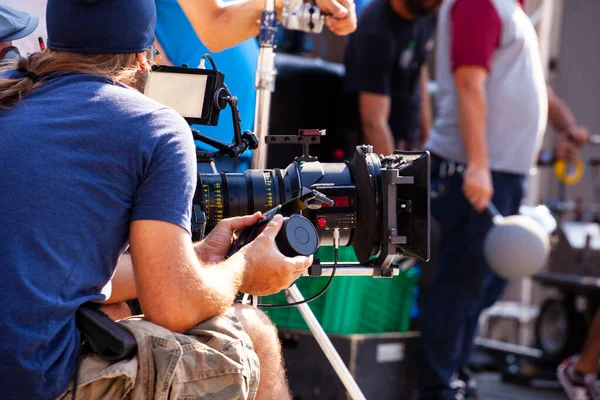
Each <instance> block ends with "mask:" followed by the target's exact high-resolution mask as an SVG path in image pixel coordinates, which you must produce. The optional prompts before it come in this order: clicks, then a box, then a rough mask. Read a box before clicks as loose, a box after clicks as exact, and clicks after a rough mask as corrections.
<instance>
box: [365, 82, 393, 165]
mask: <svg viewBox="0 0 600 400" xmlns="http://www.w3.org/2000/svg"><path fill="white" fill-rule="evenodd" d="M358 106H359V111H360V119H361V124H362V130H363V132H364V134H365V138H366V141H367V143H368V144H370V145H372V146H373V151H374V152H375V153H376V154H384V155H388V154H392V153H393V152H394V148H395V147H396V146H395V145H394V135H393V134H392V129H391V128H390V124H389V122H388V121H389V118H390V108H391V100H390V96H387V95H382V94H376V93H368V92H360V94H359V97H358Z"/></svg>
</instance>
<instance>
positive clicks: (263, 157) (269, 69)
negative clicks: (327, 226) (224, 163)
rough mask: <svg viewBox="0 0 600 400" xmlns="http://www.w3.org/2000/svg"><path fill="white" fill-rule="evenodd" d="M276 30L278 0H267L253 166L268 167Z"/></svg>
mask: <svg viewBox="0 0 600 400" xmlns="http://www.w3.org/2000/svg"><path fill="white" fill-rule="evenodd" d="M276 34H277V15H276V13H275V0H266V1H265V9H264V11H263V13H262V17H261V20H260V32H259V43H260V51H259V54H258V64H257V66H256V81H255V83H254V85H255V88H256V108H255V109H254V124H255V125H254V133H255V134H256V137H257V139H258V148H257V149H256V150H255V151H254V154H253V155H252V165H251V167H252V169H265V168H266V167H267V146H266V145H265V139H264V138H265V137H266V136H267V134H268V132H269V116H270V113H271V93H272V92H274V91H275V76H276V75H277V71H276V70H275V53H274V50H275V42H276Z"/></svg>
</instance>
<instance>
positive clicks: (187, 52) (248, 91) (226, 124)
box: [155, 0, 258, 158]
mask: <svg viewBox="0 0 600 400" xmlns="http://www.w3.org/2000/svg"><path fill="white" fill-rule="evenodd" d="M155 3H156V11H157V22H156V36H157V37H158V40H159V42H160V44H161V45H162V46H163V48H164V50H165V52H166V53H167V54H166V55H167V57H168V58H169V60H171V62H172V63H173V64H175V65H181V64H188V65H189V66H190V67H191V68H196V67H197V66H198V64H199V63H200V58H202V56H203V55H204V54H206V53H209V54H210V55H211V56H212V58H213V59H214V60H215V63H216V64H217V67H218V69H219V70H220V71H221V72H223V73H224V74H225V83H226V84H227V87H228V88H229V90H230V91H231V93H232V94H233V95H234V96H236V97H237V98H238V109H239V110H240V118H241V120H242V132H243V131H245V130H248V129H249V130H252V129H253V126H254V104H255V101H256V91H255V89H254V78H255V73H256V63H257V60H258V43H257V42H256V40H255V39H250V40H246V41H245V42H243V43H240V44H239V45H237V46H234V47H232V48H230V49H227V50H223V51H220V52H218V53H212V52H210V51H209V50H208V49H207V48H206V46H205V45H204V44H203V43H202V42H201V41H200V39H199V38H198V36H197V35H196V32H195V31H194V28H193V27H192V25H191V23H190V21H189V19H188V18H187V16H186V15H185V13H184V12H183V10H182V9H181V7H180V6H179V4H178V2H177V0H155ZM206 68H211V66H210V64H209V63H208V62H207V63H206ZM195 128H197V129H198V130H200V131H201V132H202V133H203V134H205V135H208V136H210V137H212V138H215V139H218V140H220V141H224V142H227V143H229V142H230V141H231V139H232V138H233V122H232V118H231V111H230V109H229V107H227V108H226V109H225V110H223V111H221V114H220V117H219V125H218V126H195ZM200 147H202V148H204V149H210V150H214V149H213V148H212V147H206V146H200ZM251 155H252V152H251V151H246V152H245V153H244V154H243V155H242V157H244V158H248V157H250V156H251Z"/></svg>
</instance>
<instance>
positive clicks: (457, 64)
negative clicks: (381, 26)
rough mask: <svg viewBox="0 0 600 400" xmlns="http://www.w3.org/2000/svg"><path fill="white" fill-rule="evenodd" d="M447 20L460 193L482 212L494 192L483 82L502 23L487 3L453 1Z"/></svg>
mask: <svg viewBox="0 0 600 400" xmlns="http://www.w3.org/2000/svg"><path fill="white" fill-rule="evenodd" d="M451 17H452V31H451V49H450V50H451V59H452V70H453V72H454V82H455V86H456V92H457V99H456V101H457V106H458V115H457V117H458V120H459V124H460V130H461V137H462V140H463V146H464V149H465V154H466V157H467V169H466V171H465V172H464V177H463V193H464V195H465V197H466V198H467V200H468V201H469V203H471V205H472V206H473V207H474V208H475V209H476V210H477V211H483V209H484V208H485V207H486V206H487V204H488V203H489V202H490V200H491V198H492V194H493V192H494V190H493V186H492V176H491V171H490V163H489V159H488V146H487V137H486V134H487V133H486V122H487V100H486V90H485V82H486V79H487V76H488V73H489V71H490V69H491V62H492V56H493V54H494V51H495V50H496V48H497V47H498V45H499V43H500V35H501V32H502V21H501V20H500V16H499V15H498V12H497V11H496V8H495V7H494V5H493V4H492V2H491V1H490V0H457V1H456V2H455V3H454V5H453V7H452V10H451Z"/></svg>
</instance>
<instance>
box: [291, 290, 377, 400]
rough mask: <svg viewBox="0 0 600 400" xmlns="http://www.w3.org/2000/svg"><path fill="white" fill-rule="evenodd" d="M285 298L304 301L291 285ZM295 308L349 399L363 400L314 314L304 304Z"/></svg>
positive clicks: (363, 397) (298, 291)
mask: <svg viewBox="0 0 600 400" xmlns="http://www.w3.org/2000/svg"><path fill="white" fill-rule="evenodd" d="M286 298H287V299H288V302H290V303H291V302H297V301H302V300H304V297H303V296H302V293H300V290H298V288H297V287H296V285H293V286H292V287H290V288H289V289H287V290H286ZM296 307H298V311H300V314H302V318H304V320H305V321H306V324H307V325H308V327H309V329H310V331H311V332H312V334H313V336H314V337H315V339H316V340H317V343H319V346H321V350H323V353H325V356H326V357H327V359H328V360H329V363H330V364H331V366H332V367H333V369H334V370H335V372H336V374H337V375H338V376H339V377H340V380H341V381H342V383H343V384H344V387H345V388H346V391H347V392H348V394H349V395H350V398H352V400H365V396H364V395H363V394H362V392H361V390H360V388H359V387H358V385H357V384H356V381H355V380H354V378H353V377H352V374H350V371H348V368H346V364H344V362H343V361H342V359H341V358H340V355H339V354H338V353H337V351H336V350H335V347H333V344H332V343H331V341H330V340H329V338H328V337H327V334H326V333H325V331H324V330H323V328H322V327H321V325H320V324H319V321H318V320H317V318H316V317H315V314H313V312H312V310H311V309H310V307H309V306H308V304H306V303H304V304H300V305H299V306H296Z"/></svg>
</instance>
